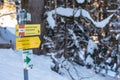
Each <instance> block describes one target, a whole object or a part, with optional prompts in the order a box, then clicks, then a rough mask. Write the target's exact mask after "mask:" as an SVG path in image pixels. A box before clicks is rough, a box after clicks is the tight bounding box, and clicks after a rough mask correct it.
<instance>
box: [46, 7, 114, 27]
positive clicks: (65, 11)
mask: <svg viewBox="0 0 120 80" xmlns="http://www.w3.org/2000/svg"><path fill="white" fill-rule="evenodd" d="M46 14H47V15H48V17H47V21H48V24H49V25H50V27H51V28H52V29H53V28H54V27H55V20H54V18H53V15H54V14H58V15H61V16H66V17H71V16H74V17H79V16H82V17H83V18H87V19H89V20H90V21H91V22H92V23H93V24H94V25H95V27H98V28H103V27H105V26H106V25H107V24H108V23H109V21H110V19H111V18H112V17H113V14H111V15H110V16H109V17H107V18H105V19H104V20H102V21H100V22H97V21H94V20H93V19H92V17H91V16H90V13H89V12H88V11H87V10H85V9H73V8H63V7H58V8H56V9H55V10H52V11H49V12H47V13H46Z"/></svg>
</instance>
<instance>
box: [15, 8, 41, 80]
mask: <svg viewBox="0 0 120 80" xmlns="http://www.w3.org/2000/svg"><path fill="white" fill-rule="evenodd" d="M17 11H18V12H17V20H18V25H17V26H16V36H19V37H20V38H16V50H23V52H22V56H23V65H24V80H28V79H29V78H28V68H29V67H30V68H32V67H33V64H29V63H30V62H31V58H30V57H29V55H31V54H32V50H27V49H31V48H38V47H39V46H40V43H41V41H40V39H39V37H28V36H34V35H40V33H41V32H40V27H41V26H40V24H25V17H26V15H27V13H26V11H25V10H24V9H21V8H20V9H19V10H17ZM24 36H26V37H24Z"/></svg>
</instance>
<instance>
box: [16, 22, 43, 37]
mask: <svg viewBox="0 0 120 80" xmlns="http://www.w3.org/2000/svg"><path fill="white" fill-rule="evenodd" d="M40 30H41V25H40V24H20V25H16V36H32V35H40V34H41V31H40Z"/></svg>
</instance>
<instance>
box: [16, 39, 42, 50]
mask: <svg viewBox="0 0 120 80" xmlns="http://www.w3.org/2000/svg"><path fill="white" fill-rule="evenodd" d="M40 44H41V41H40V39H39V37H23V38H16V50H21V49H31V48H38V47H39V46H40Z"/></svg>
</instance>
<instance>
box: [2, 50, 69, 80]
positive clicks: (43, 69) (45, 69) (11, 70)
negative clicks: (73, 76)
mask: <svg viewBox="0 0 120 80" xmlns="http://www.w3.org/2000/svg"><path fill="white" fill-rule="evenodd" d="M0 52H1V53H0V64H1V65H0V73H1V75H0V80H2V79H4V80H16V78H17V80H23V62H22V54H21V53H19V52H17V54H16V53H15V52H14V51H13V50H12V49H0ZM33 57H34V58H33V59H32V61H33V62H34V64H33V65H34V66H33V69H30V70H29V72H28V73H29V80H39V79H40V80H47V79H49V80H68V79H67V78H65V77H63V76H61V75H59V74H57V73H55V72H53V71H52V70H51V69H50V67H51V64H52V62H51V59H50V58H49V57H45V56H40V57H39V56H36V55H33ZM53 75H54V77H53ZM6 76H7V77H6Z"/></svg>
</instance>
